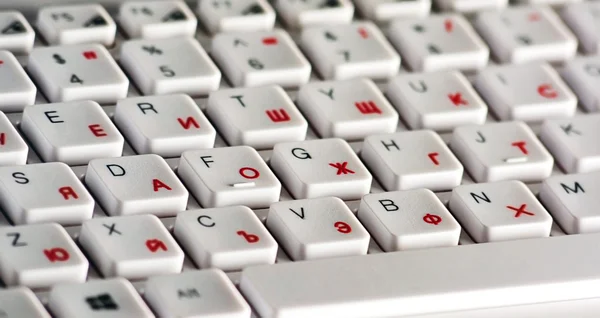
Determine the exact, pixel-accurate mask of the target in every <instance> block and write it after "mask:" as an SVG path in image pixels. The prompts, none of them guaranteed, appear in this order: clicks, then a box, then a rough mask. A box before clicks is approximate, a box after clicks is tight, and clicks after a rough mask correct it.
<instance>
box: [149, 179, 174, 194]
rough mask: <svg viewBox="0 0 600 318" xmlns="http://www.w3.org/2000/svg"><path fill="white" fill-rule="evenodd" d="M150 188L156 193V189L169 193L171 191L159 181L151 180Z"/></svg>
mask: <svg viewBox="0 0 600 318" xmlns="http://www.w3.org/2000/svg"><path fill="white" fill-rule="evenodd" d="M152 186H153V187H154V192H158V189H160V188H165V189H167V190H169V191H171V190H172V189H171V187H169V186H168V185H166V184H164V183H163V182H162V181H160V180H158V179H152Z"/></svg>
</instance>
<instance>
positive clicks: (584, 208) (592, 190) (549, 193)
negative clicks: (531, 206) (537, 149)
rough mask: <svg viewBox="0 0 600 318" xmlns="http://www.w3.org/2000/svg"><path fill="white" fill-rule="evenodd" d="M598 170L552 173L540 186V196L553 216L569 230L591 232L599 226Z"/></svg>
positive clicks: (599, 189) (599, 175)
mask: <svg viewBox="0 0 600 318" xmlns="http://www.w3.org/2000/svg"><path fill="white" fill-rule="evenodd" d="M598 177H600V173H599V172H591V173H581V174H571V175H563V176H553V177H550V178H548V179H546V180H544V182H542V186H541V187H540V194H539V198H540V201H541V202H542V204H544V206H545V207H546V208H547V209H548V211H549V212H550V213H552V217H553V218H554V220H555V221H556V222H557V223H558V224H559V225H560V227H561V229H563V230H564V231H565V232H566V233H568V234H581V233H593V232H598V231H599V230H600V215H598V213H597V211H596V209H595V208H592V207H596V206H597V204H598V201H599V196H598V191H600V188H598V185H597V184H598V182H597V180H598Z"/></svg>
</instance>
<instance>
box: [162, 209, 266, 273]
mask: <svg viewBox="0 0 600 318" xmlns="http://www.w3.org/2000/svg"><path fill="white" fill-rule="evenodd" d="M174 234H175V237H176V238H177V241H178V242H179V243H180V244H181V246H182V247H183V248H184V249H185V250H186V252H187V253H188V255H190V257H191V258H192V259H193V260H194V262H195V263H196V264H197V265H198V266H199V267H200V268H209V267H214V268H220V269H222V270H224V271H238V270H241V269H242V268H245V267H247V266H254V265H260V264H273V263H275V257H276V255H277V242H275V239H273V237H272V236H271V234H269V232H268V231H267V229H265V227H264V225H263V224H262V223H261V222H260V220H259V219H258V217H256V215H255V214H254V212H253V211H252V210H250V208H248V207H245V206H231V207H224V208H215V209H203V210H189V211H185V212H181V213H179V214H178V215H177V220H176V221H175V230H174Z"/></svg>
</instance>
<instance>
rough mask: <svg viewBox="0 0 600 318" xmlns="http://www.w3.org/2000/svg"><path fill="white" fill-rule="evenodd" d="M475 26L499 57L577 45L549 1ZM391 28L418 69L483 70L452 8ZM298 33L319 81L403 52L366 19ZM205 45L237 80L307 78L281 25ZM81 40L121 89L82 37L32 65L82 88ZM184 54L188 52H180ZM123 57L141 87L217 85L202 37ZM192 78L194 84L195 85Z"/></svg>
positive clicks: (137, 47) (391, 66)
mask: <svg viewBox="0 0 600 318" xmlns="http://www.w3.org/2000/svg"><path fill="white" fill-rule="evenodd" d="M487 15H492V16H487ZM504 15H506V16H504ZM529 24H532V25H529ZM475 27H476V28H477V29H478V30H479V31H480V33H481V34H482V35H483V36H484V38H485V39H486V40H487V42H488V44H489V45H490V46H491V47H492V49H493V53H494V54H495V55H496V56H497V57H498V58H499V59H500V60H502V61H505V62H519V63H521V62H529V61H532V60H547V61H555V60H566V59H569V58H571V57H573V56H574V54H575V50H576V46H577V41H576V39H575V37H574V36H573V35H571V33H570V31H568V30H567V28H566V26H564V25H562V23H561V22H560V21H559V18H558V17H557V16H556V14H555V13H554V12H553V11H552V10H550V9H543V8H528V7H523V8H513V9H510V10H507V11H505V12H503V13H502V15H500V13H495V12H485V13H481V14H480V15H479V16H478V19H476V20H475ZM513 29H515V30H513ZM389 34H390V35H389V38H390V40H391V42H392V44H393V45H394V46H396V47H397V48H398V50H399V51H400V53H401V55H402V56H404V57H405V60H406V63H407V64H408V66H409V67H410V68H411V69H412V70H415V71H428V72H430V71H436V70H446V69H460V70H470V69H481V68H483V67H484V66H486V65H487V63H488V57H489V49H488V48H487V46H486V45H485V43H484V42H483V41H482V40H481V39H480V38H479V36H478V35H477V34H476V33H475V30H474V29H473V27H472V26H471V25H470V24H469V23H468V22H467V20H466V19H465V18H464V17H462V16H459V15H437V16H431V17H428V18H426V19H419V20H400V21H396V22H394V23H392V25H391V26H390V31H389ZM86 38H89V37H86ZM300 40H301V45H302V47H303V48H304V51H305V52H306V53H307V55H308V57H309V58H310V59H311V60H312V62H313V64H314V65H315V66H316V69H317V71H318V72H319V73H320V74H321V76H322V77H323V78H326V79H337V80H340V79H347V78H354V77H361V76H362V77H370V78H388V77H390V76H393V75H395V74H396V73H397V72H398V70H399V66H400V56H399V55H398V54H397V53H396V52H395V51H394V50H393V49H392V45H391V44H390V43H388V41H387V40H386V38H385V37H384V36H383V34H382V33H381V31H379V29H378V28H377V27H376V26H375V25H374V24H372V23H370V22H355V23H351V24H345V25H338V26H335V25H331V26H321V27H312V28H307V29H305V30H304V31H303V32H302V34H301V36H300ZM74 43H77V42H74ZM212 46H213V52H212V54H213V56H214V58H215V60H216V61H217V62H218V64H219V65H220V66H221V68H222V69H223V71H224V73H225V75H227V78H228V79H229V81H230V82H231V83H232V84H233V85H235V86H260V85H267V84H280V85H283V86H298V85H301V84H303V83H306V82H307V81H308V78H309V76H310V72H311V66H310V64H309V63H308V61H307V60H306V59H305V58H304V57H303V55H302V54H301V53H300V51H299V50H298V48H297V47H296V46H295V44H294V43H293V41H292V40H291V38H290V37H289V36H288V35H287V33H285V32H283V31H280V30H275V31H257V32H247V31H246V32H233V33H226V34H218V35H217V36H215V38H214V39H213V44H212ZM83 48H85V49H84V50H83V52H88V55H87V56H86V59H88V60H89V59H91V58H90V57H93V56H94V55H98V56H99V57H97V58H95V59H94V60H99V61H95V64H96V65H102V66H104V67H106V69H108V70H110V71H109V72H108V73H109V74H110V75H111V76H112V78H111V80H112V81H114V82H118V83H119V84H121V85H120V86H118V88H117V87H113V89H114V90H116V91H118V92H119V93H118V94H120V93H121V92H122V89H123V88H127V87H126V84H123V82H124V81H123V79H122V78H119V79H116V78H115V76H116V75H112V73H114V72H115V71H113V69H115V68H116V67H115V66H114V65H107V64H106V63H105V62H104V60H105V59H104V56H103V55H104V52H95V50H98V48H95V49H94V47H93V46H89V45H88V46H79V47H77V48H72V47H52V48H45V49H38V50H36V52H34V54H33V55H35V56H33V57H32V58H31V59H30V64H33V66H32V67H31V68H32V69H33V70H32V73H37V75H38V76H42V75H43V74H39V73H40V72H41V71H40V70H39V69H40V68H43V69H44V68H49V67H50V65H45V64H58V66H57V65H54V67H53V69H54V71H57V69H60V68H62V69H63V70H62V71H61V72H60V73H63V72H64V73H65V79H64V80H65V81H68V82H69V84H71V85H70V86H69V88H70V89H71V90H76V87H79V86H77V85H72V84H78V85H81V87H79V88H80V89H81V88H82V87H84V86H85V85H84V84H85V80H86V77H87V78H89V77H90V76H91V77H98V76H99V74H97V73H94V72H93V71H94V69H93V68H91V64H89V63H88V64H81V65H80V64H79V63H80V61H79V58H78V56H79V55H80V54H82V52H81V50H82V49H83ZM172 48H176V49H172ZM92 49H94V50H92ZM41 52H44V53H45V54H44V53H41ZM89 52H93V53H94V55H92V54H91V53H89ZM182 52H185V53H186V54H184V55H185V56H188V55H189V58H187V59H182V60H179V59H178V57H179V56H181V55H182V54H181V53H182ZM120 55H121V56H122V63H123V65H124V67H125V69H126V70H127V71H128V72H129V73H130V74H131V75H132V77H134V80H135V81H136V84H138V86H139V87H140V89H141V90H142V92H143V93H144V94H159V93H165V92H174V86H177V87H178V88H177V89H175V90H176V91H177V92H182V93H188V94H194V95H200V94H206V93H207V92H209V91H212V90H215V89H216V88H218V85H219V81H220V72H219V71H218V70H217V69H216V67H215V65H214V64H213V63H212V62H211V61H210V59H209V58H208V56H207V55H206V53H205V52H204V50H203V49H202V48H201V47H200V45H199V44H198V43H197V42H196V41H194V40H192V39H191V38H189V37H188V38H176V39H172V38H171V39H158V40H157V39H151V40H133V41H129V42H126V44H125V45H123V47H122V49H121V54H120ZM275 57H277V58H275ZM40 64H43V65H40ZM71 64H73V65H76V66H79V67H81V68H83V69H84V72H86V73H88V74H84V75H86V76H85V77H83V76H82V75H81V74H77V72H75V71H74V70H73V69H72V68H70V65H71ZM59 66H60V68H59ZM65 69H66V71H65ZM69 69H70V72H68V70H69ZM88 71H89V72H88ZM90 73H91V74H90ZM60 82H62V81H59V84H62V83H60ZM181 82H185V83H181ZM50 84H51V83H45V82H44V81H42V82H41V86H42V88H43V89H44V93H45V94H46V95H49V96H48V98H49V99H50V100H51V101H56V100H72V99H73V98H77V95H71V96H72V97H67V96H64V95H65V94H66V92H64V91H66V90H67V89H66V88H62V89H56V88H54V87H51V85H50ZM65 84H66V83H65ZM111 84H113V83H111ZM63 85H64V84H63ZM45 86H48V87H45ZM196 86H198V88H193V87H196ZM105 90H106V88H105ZM71 94H73V93H71ZM114 98H115V97H114V94H113V95H111V96H110V97H106V99H108V100H113V101H114Z"/></svg>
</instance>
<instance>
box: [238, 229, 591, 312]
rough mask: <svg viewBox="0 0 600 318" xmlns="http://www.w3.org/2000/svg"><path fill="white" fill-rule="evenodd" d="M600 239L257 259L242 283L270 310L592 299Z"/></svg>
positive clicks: (410, 308)
mask: <svg viewBox="0 0 600 318" xmlns="http://www.w3.org/2000/svg"><path fill="white" fill-rule="evenodd" d="M598 240H600V235H599V234H589V235H568V236H561V237H555V238H550V239H549V238H542V239H528V240H516V241H509V242H499V243H491V244H472V245H464V246H458V247H453V248H440V249H425V250H420V251H410V252H401V253H382V254H373V255H368V256H358V257H346V258H335V259H329V260H319V261H312V262H293V263H286V264H278V265H274V266H256V267H250V268H247V269H245V270H244V271H243V272H242V276H241V282H240V289H241V291H242V293H243V294H244V296H245V297H246V299H247V300H249V301H250V303H251V305H252V307H253V308H255V309H256V310H257V313H258V315H261V316H267V317H313V316H321V317H331V316H338V317H340V316H341V317H398V316H410V315H419V314H433V313H443V312H448V311H459V310H472V309H481V308H493V307H501V306H502V307H503V306H511V305H527V304H537V303H543V302H554V301H566V300H575V299H583V298H592V297H598V296H599V295H600V294H599V293H598V291H597V290H596V289H595V288H594V286H596V282H597V280H598V278H599V277H598V264H600V257H598V252H600V250H598V244H597V242H598ZM557 255H565V257H561V258H559V261H557ZM566 255H568V257H566ZM475 260H476V261H475ZM574 269H577V270H574ZM365 271H367V272H368V274H366V273H365ZM450 273H451V274H450ZM290 286H294V288H290ZM374 286H376V287H374ZM474 295H478V296H477V299H478V301H473V300H474V297H475V296H474ZM531 312H532V311H528V313H531ZM458 316H460V315H458ZM474 317H475V316H474Z"/></svg>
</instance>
